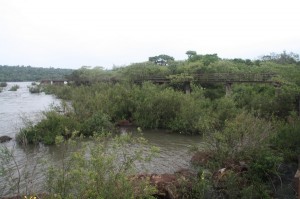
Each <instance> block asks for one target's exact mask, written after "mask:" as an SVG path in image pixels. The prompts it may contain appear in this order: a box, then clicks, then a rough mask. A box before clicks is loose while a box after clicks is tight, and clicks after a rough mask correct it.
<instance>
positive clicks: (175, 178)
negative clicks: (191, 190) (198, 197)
mask: <svg viewBox="0 0 300 199" xmlns="http://www.w3.org/2000/svg"><path fill="white" fill-rule="evenodd" d="M194 176H195V174H193V173H192V172H190V171H189V170H187V169H182V170H179V171H177V172H175V173H174V174H168V173H165V174H155V173H153V174H138V175H134V176H131V177H130V179H131V180H132V181H133V182H134V184H136V185H138V184H140V182H141V181H142V180H149V183H150V184H151V185H153V186H155V187H156V189H157V192H156V193H155V194H154V195H153V196H154V197H155V198H164V199H175V198H181V196H180V193H179V192H178V191H179V190H182V186H187V188H186V189H188V187H189V186H190V187H191V178H193V177H194ZM180 188H181V189H180Z"/></svg>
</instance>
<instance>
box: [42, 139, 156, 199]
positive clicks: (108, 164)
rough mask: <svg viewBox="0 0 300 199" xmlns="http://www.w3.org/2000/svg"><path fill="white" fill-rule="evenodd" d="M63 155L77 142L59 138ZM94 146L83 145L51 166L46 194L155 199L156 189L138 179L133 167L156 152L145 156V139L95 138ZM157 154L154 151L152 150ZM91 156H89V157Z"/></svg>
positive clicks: (147, 181) (65, 196) (68, 196)
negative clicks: (59, 162)
mask: <svg viewBox="0 0 300 199" xmlns="http://www.w3.org/2000/svg"><path fill="white" fill-rule="evenodd" d="M56 140H57V144H58V145H59V146H60V147H61V148H62V153H63V154H64V153H66V152H69V151H72V148H73V147H72V146H76V144H77V143H76V142H75V141H73V140H72V139H71V140H69V141H64V139H63V138H62V137H57V139H56ZM94 140H95V141H94V144H89V145H84V147H83V148H82V149H80V150H77V151H76V152H74V151H72V152H71V154H70V158H68V159H63V160H62V162H61V164H60V166H57V163H56V164H55V165H53V166H52V167H50V169H49V171H48V175H47V185H46V187H47V191H48V193H49V196H51V197H59V198H78V197H79V198H108V199H109V198H153V197H152V196H151V195H152V194H154V193H155V191H156V189H155V187H153V186H152V185H150V184H149V179H135V178H134V177H130V176H132V174H133V168H134V165H135V164H136V163H138V162H145V161H147V159H149V158H151V157H152V156H153V153H150V154H148V155H147V156H142V154H143V150H144V149H143V147H132V146H134V145H139V146H140V145H145V146H146V144H147V143H146V142H145V139H143V138H141V137H136V138H134V137H132V136H131V135H121V136H116V137H115V138H111V137H110V136H107V135H104V134H103V135H100V136H99V135H97V136H96V137H94ZM152 151H153V152H154V150H152ZM87 154H88V155H87ZM135 180H138V181H135Z"/></svg>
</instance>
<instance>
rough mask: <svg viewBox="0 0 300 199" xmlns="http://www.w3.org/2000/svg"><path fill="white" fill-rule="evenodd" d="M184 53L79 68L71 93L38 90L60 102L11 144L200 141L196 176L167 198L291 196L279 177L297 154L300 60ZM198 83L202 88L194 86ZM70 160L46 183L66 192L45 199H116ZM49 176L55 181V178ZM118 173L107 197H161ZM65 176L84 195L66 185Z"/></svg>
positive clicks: (288, 55)
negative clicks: (134, 137)
mask: <svg viewBox="0 0 300 199" xmlns="http://www.w3.org/2000/svg"><path fill="white" fill-rule="evenodd" d="M186 54H187V60H184V61H176V60H174V58H172V57H171V56H168V55H158V56H153V57H150V58H149V60H148V61H145V62H142V63H134V64H131V65H129V66H126V67H115V68H113V69H111V70H105V69H103V68H100V67H96V68H88V67H82V68H81V69H79V70H74V71H72V72H71V73H70V74H67V75H66V79H68V85H63V86H62V85H46V86H43V88H42V89H43V91H44V92H45V93H48V94H54V95H56V96H57V97H58V98H60V99H62V100H63V103H62V105H61V107H60V108H58V109H53V110H52V111H49V112H46V113H44V118H43V119H42V120H41V121H40V122H39V123H37V124H31V125H29V126H28V127H27V128H24V129H22V130H21V131H20V133H19V134H18V135H17V140H18V142H19V143H20V144H22V143H24V142H26V143H29V144H39V143H43V144H45V145H53V144H57V143H59V144H61V143H67V142H69V141H70V140H76V139H77V138H87V137H89V138H93V139H96V140H97V139H98V138H99V136H100V137H102V136H104V137H105V136H106V135H107V133H108V132H111V133H113V132H116V126H118V125H123V124H126V125H133V126H135V127H137V128H138V129H139V130H142V129H166V130H168V131H169V132H171V133H180V134H186V135H187V136H193V135H200V136H202V138H203V143H202V144H201V147H199V146H195V147H193V150H194V156H193V158H192V163H193V164H194V166H195V167H196V168H197V171H198V172H197V174H196V175H193V176H192V177H190V178H188V179H189V180H183V181H181V183H179V184H176V186H175V185H174V186H173V187H172V188H170V189H171V190H167V195H164V196H165V198H286V197H294V196H295V189H294V188H293V186H292V181H291V179H290V178H287V177H286V172H287V170H288V169H287V168H290V170H291V173H293V174H294V173H295V172H296V170H297V161H298V156H299V155H300V144H299V143H300V134H299V131H300V62H299V56H298V55H297V54H295V53H286V52H282V53H279V54H275V53H273V54H270V55H266V56H262V57H261V58H260V59H257V60H244V59H239V58H238V59H222V58H220V57H218V55H217V54H207V55H201V54H197V52H195V51H187V52H186ZM262 74H264V75H262ZM266 74H267V76H265V75H266ZM205 77H206V80H205V81H204V80H203V79H201V78H204V79H205ZM208 77H214V79H213V80H211V79H210V78H208ZM216 79H217V80H216ZM228 85H229V86H230V88H229V87H226V86H228ZM228 89H230V92H227V91H228ZM162 136H163V135H162ZM101 139H104V140H105V139H106V138H103V137H102V138H101ZM118 142H120V140H118V141H117V143H118ZM118 146H120V145H118ZM102 149H103V148H102ZM75 155H77V156H76V157H77V161H81V163H82V165H80V164H79V163H77V164H75V165H74V168H71V169H70V170H68V171H67V172H66V173H64V175H65V176H66V181H63V182H62V181H59V179H58V178H59V175H53V178H54V179H52V180H54V181H52V183H53V182H56V181H55V180H57V181H59V182H60V183H61V184H60V186H61V187H64V189H61V187H60V188H59V187H56V189H53V190H52V192H51V191H50V192H49V194H50V196H53V195H51V194H58V195H59V196H60V197H62V198H66V197H69V198H73V197H78V196H81V198H90V197H106V198H114V197H119V198H122V197H121V196H120V195H118V194H116V195H105V193H104V192H100V191H99V192H97V186H100V185H99V184H97V183H100V184H101V183H104V184H105V183H107V182H108V181H109V180H108V181H105V180H103V179H98V178H97V177H96V176H94V175H96V174H95V173H94V172H96V173H97V172H100V171H99V170H97V169H100V170H101V167H100V166H99V168H98V167H97V168H96V170H88V171H86V170H85V168H86V169H88V168H89V167H84V166H83V165H85V164H88V165H90V164H92V165H94V164H93V163H88V161H90V160H86V159H85V158H84V157H82V156H80V157H79V155H78V154H75ZM93 155H95V156H96V154H93ZM93 157H94V156H93ZM94 158H95V159H92V160H93V161H97V158H102V160H103V158H104V157H102V156H101V157H94ZM104 160H105V161H108V162H109V160H107V159H104ZM99 161H100V160H99ZM100 162H101V161H100ZM108 162H107V163H108ZM130 162H131V163H132V162H134V159H131V160H130ZM102 163H103V162H102ZM102 163H101V165H102ZM110 163H111V162H110ZM99 164H100V163H99ZM103 164H104V163H103ZM94 166H95V165H94ZM102 166H103V165H102ZM106 166H107V165H106ZM105 168H106V167H105ZM56 169H57V170H52V172H54V173H55V172H58V171H60V170H59V168H56ZM93 169H95V167H93ZM290 170H288V171H290ZM86 172H91V173H90V175H92V178H91V179H87V178H85V177H84V176H86V175H87V173H86ZM100 173H101V175H103V173H102V172H100ZM75 174H76V175H75ZM122 174H124V175H121V178H117V177H116V176H114V177H112V176H108V179H114V180H115V181H109V183H111V184H106V186H108V188H107V189H110V190H113V189H112V187H113V186H119V188H120V190H124V189H126V188H125V186H128V187H131V189H130V190H131V191H132V192H130V193H129V195H128V198H132V197H133V198H135V197H142V198H146V197H150V196H151V197H152V196H156V197H158V194H157V192H155V191H154V193H156V194H153V192H151V191H150V188H151V185H153V184H151V183H150V184H149V182H148V184H147V180H146V182H145V183H146V184H145V187H144V188H143V189H138V191H134V190H135V183H134V182H132V181H130V180H129V181H128V180H126V179H125V178H124V176H126V171H124V173H122ZM72 175H73V177H75V176H76V177H78V178H80V179H83V180H84V183H86V184H88V185H89V186H85V185H84V184H83V183H73V184H72V183H71V181H72V178H71V177H70V176H72ZM68 177H70V178H68ZM110 177H112V178H110ZM119 177H120V176H119ZM104 178H105V177H104ZM105 179H106V178H105ZM116 179H118V180H119V181H118V180H116ZM145 179H147V178H145ZM185 179H186V178H185ZM68 180H69V181H68ZM103 181H104V182H103ZM125 182H126V183H125ZM52 185H53V184H52ZM111 186H112V187H111ZM83 187H84V188H83ZM152 188H153V187H152ZM154 188H156V189H159V190H161V189H160V187H155V186H154ZM99 189H100V188H99ZM74 190H76V191H74ZM128 190H129V189H128ZM142 190H144V192H143V191H142ZM151 190H152V189H151ZM102 191H104V190H102ZM147 191H148V192H147ZM152 191H153V190H152ZM75 192H76V194H75V195H74V193H75ZM171 193H172V194H173V196H172V194H171ZM103 194H104V195H103ZM289 194H290V195H289ZM175 196H176V197H175ZM158 198H163V197H162V196H160V197H158Z"/></svg>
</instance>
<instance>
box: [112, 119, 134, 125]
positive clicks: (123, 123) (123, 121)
mask: <svg viewBox="0 0 300 199" xmlns="http://www.w3.org/2000/svg"><path fill="white" fill-rule="evenodd" d="M116 125H117V126H132V123H131V122H130V121H129V120H120V121H118V122H117V124H116Z"/></svg>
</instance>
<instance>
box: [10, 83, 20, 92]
mask: <svg viewBox="0 0 300 199" xmlns="http://www.w3.org/2000/svg"><path fill="white" fill-rule="evenodd" d="M19 88H20V86H19V85H17V84H15V85H13V86H12V87H11V88H10V89H9V91H17V90H18V89H19Z"/></svg>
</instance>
